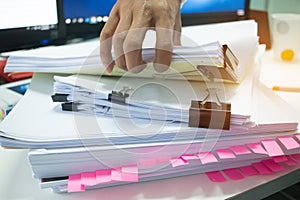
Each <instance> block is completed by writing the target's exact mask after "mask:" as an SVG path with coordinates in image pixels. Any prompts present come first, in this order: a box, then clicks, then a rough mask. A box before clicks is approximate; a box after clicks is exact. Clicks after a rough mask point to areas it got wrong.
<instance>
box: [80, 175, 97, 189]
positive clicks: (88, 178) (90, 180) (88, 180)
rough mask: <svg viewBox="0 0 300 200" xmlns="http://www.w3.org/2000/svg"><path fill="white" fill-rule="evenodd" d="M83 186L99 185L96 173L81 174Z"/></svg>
mask: <svg viewBox="0 0 300 200" xmlns="http://www.w3.org/2000/svg"><path fill="white" fill-rule="evenodd" d="M81 184H82V185H85V186H93V185H97V180H96V172H83V173H81Z"/></svg>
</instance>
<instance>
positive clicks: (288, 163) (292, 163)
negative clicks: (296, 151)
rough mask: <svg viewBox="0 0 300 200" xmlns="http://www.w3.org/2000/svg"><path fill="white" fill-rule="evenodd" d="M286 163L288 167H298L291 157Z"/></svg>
mask: <svg viewBox="0 0 300 200" xmlns="http://www.w3.org/2000/svg"><path fill="white" fill-rule="evenodd" d="M284 163H285V164H287V165H288V166H295V165H297V163H296V161H294V160H293V159H291V158H290V157H287V161H285V162H284Z"/></svg>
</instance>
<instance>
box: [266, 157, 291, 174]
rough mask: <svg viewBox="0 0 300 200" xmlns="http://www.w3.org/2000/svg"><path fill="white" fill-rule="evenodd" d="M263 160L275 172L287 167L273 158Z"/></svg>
mask: <svg viewBox="0 0 300 200" xmlns="http://www.w3.org/2000/svg"><path fill="white" fill-rule="evenodd" d="M262 162H263V163H264V165H266V166H267V167H268V168H269V169H270V170H272V171H273V172H280V171H283V170H285V168H284V167H283V166H282V165H280V164H278V163H276V162H274V160H272V159H269V160H263V161H262Z"/></svg>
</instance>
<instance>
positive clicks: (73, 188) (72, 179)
mask: <svg viewBox="0 0 300 200" xmlns="http://www.w3.org/2000/svg"><path fill="white" fill-rule="evenodd" d="M83 191H85V187H84V185H81V176H80V174H73V175H70V176H69V179H68V192H83Z"/></svg>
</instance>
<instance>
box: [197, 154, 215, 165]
mask: <svg viewBox="0 0 300 200" xmlns="http://www.w3.org/2000/svg"><path fill="white" fill-rule="evenodd" d="M198 157H199V159H200V161H201V163H202V164H203V165H204V164H207V163H214V162H218V159H217V158H216V157H215V156H214V154H212V153H211V152H199V153H198Z"/></svg>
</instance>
